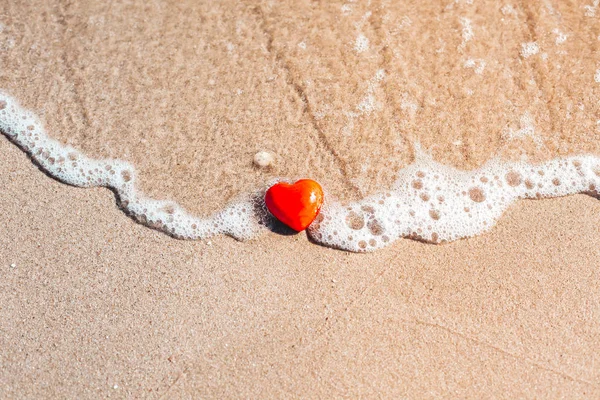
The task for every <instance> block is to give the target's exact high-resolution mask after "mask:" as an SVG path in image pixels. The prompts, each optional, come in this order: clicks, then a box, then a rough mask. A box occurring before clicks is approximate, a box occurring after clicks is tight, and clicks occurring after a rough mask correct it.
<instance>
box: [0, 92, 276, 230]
mask: <svg viewBox="0 0 600 400" xmlns="http://www.w3.org/2000/svg"><path fill="white" fill-rule="evenodd" d="M0 130H1V131H2V132H3V133H4V134H5V135H6V136H8V138H9V139H10V140H11V141H12V142H13V143H15V144H16V145H17V146H19V147H20V148H21V149H23V150H24V151H26V152H27V153H28V154H29V155H30V156H31V158H32V159H33V160H34V161H35V162H36V163H37V164H38V165H39V166H40V167H41V168H42V169H43V170H44V171H46V172H47V173H48V174H50V175H51V176H53V177H54V178H56V179H58V180H60V181H62V182H64V183H67V184H69V185H73V186H78V187H97V186H104V187H107V188H111V189H112V190H114V192H115V193H116V195H117V198H118V201H119V204H120V205H121V207H122V208H123V209H124V210H125V211H126V212H127V213H128V214H130V215H131V216H132V217H133V218H134V219H136V220H137V221H138V222H140V223H142V224H144V225H147V226H150V227H153V228H156V229H159V230H161V231H164V232H166V233H168V234H170V235H173V236H175V237H180V238H186V239H203V238H207V237H210V236H213V235H215V234H220V233H222V234H227V235H230V236H233V237H235V238H236V239H240V240H242V239H248V238H250V237H253V236H255V235H256V234H257V232H258V231H259V230H261V223H262V222H263V216H264V215H266V213H265V212H264V211H262V212H261V211H260V210H257V209H256V205H255V198H256V197H257V196H258V197H260V192H259V193H257V194H253V195H249V196H246V197H244V198H240V200H239V201H237V202H234V203H232V204H230V205H229V206H227V207H226V208H224V209H223V210H222V211H220V212H218V213H215V214H214V215H212V216H210V217H207V218H198V217H195V216H193V215H191V214H190V213H188V212H187V211H186V210H184V209H183V208H182V207H181V206H179V205H178V204H176V203H174V202H172V201H166V200H156V199H152V198H149V197H146V196H145V195H144V194H143V193H141V192H140V191H139V190H138V189H137V187H136V173H135V168H134V167H133V166H132V165H131V164H129V163H127V162H124V161H121V160H99V159H94V158H90V157H88V156H86V155H85V154H83V153H81V152H80V151H78V150H76V149H74V148H72V147H70V146H66V145H63V144H61V143H59V142H57V141H56V140H53V139H51V138H50V137H48V135H47V134H46V132H45V130H44V128H43V125H42V124H41V122H40V121H39V120H38V118H37V117H36V116H35V115H34V114H33V113H31V112H29V111H27V110H25V109H23V108H22V107H21V106H20V105H19V104H18V102H17V101H16V100H15V99H13V98H12V97H10V96H9V95H7V94H5V93H2V92H0Z"/></svg>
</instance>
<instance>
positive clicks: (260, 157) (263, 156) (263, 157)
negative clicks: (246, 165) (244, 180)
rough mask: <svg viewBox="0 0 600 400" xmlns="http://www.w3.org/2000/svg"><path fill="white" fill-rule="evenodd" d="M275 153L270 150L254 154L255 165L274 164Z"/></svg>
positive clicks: (263, 166) (265, 165) (265, 166)
mask: <svg viewBox="0 0 600 400" xmlns="http://www.w3.org/2000/svg"><path fill="white" fill-rule="evenodd" d="M273 161H274V158H273V155H272V154H271V153H269V152H268V151H259V152H258V153H256V154H255V155H254V165H256V166H257V167H258V168H267V167H270V166H272V165H273Z"/></svg>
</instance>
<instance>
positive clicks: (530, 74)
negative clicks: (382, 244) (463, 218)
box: [0, 0, 600, 398]
mask: <svg viewBox="0 0 600 400" xmlns="http://www.w3.org/2000/svg"><path fill="white" fill-rule="evenodd" d="M395 3H396V2H391V1H390V2H386V1H382V2H365V3H359V2H350V3H348V4H344V3H338V2H310V3H308V2H307V3H305V2H280V3H267V2H265V3H264V4H263V3H260V4H259V3H254V2H247V3H238V2H233V1H222V2H196V1H188V2H143V1H130V2H120V3H112V2H111V3H110V4H109V3H107V4H102V3H100V2H93V1H82V2H69V1H56V2H47V1H41V0H40V1H29V2H26V3H25V2H21V1H16V0H9V1H5V2H3V3H2V4H0V23H1V24H2V25H1V29H0V30H1V32H0V49H1V53H0V88H2V89H4V90H7V91H8V92H9V93H11V94H12V95H14V96H15V97H16V98H18V99H19V100H20V101H21V102H22V104H23V105H24V106H26V107H28V108H31V109H33V110H35V111H36V112H37V113H39V114H41V115H42V118H43V119H44V121H45V123H46V126H47V127H48V131H49V133H50V134H51V135H52V136H53V137H56V138H58V139H60V140H62V141H64V142H66V143H70V144H73V145H75V146H77V147H79V148H81V149H83V150H84V151H86V152H88V153H89V154H91V155H95V156H111V157H118V158H123V159H126V160H129V161H131V162H133V163H134V164H135V165H136V167H137V168H138V170H139V172H140V178H141V183H142V188H143V189H144V190H145V191H147V192H148V193H149V194H151V195H154V196H157V197H163V198H164V197H165V196H166V197H170V198H173V199H175V200H177V201H179V202H181V203H182V204H183V205H185V206H186V207H187V208H189V209H191V210H193V211H196V212H208V211H210V210H214V209H217V208H219V207H221V206H222V205H223V204H224V202H225V201H226V200H227V199H229V198H231V197H233V196H235V195H236V194H238V193H240V192H242V191H245V190H249V189H251V188H253V187H255V186H256V185H259V184H261V183H263V182H264V181H265V179H267V178H268V177H272V176H278V175H281V176H310V177H313V178H316V179H318V180H319V181H321V182H322V183H323V184H324V186H325V187H326V188H327V189H328V190H329V191H331V193H333V194H335V195H336V196H338V197H341V198H352V197H357V196H360V195H364V194H366V193H370V192H372V191H373V190H375V189H376V188H377V187H380V185H385V184H389V183H390V182H391V180H392V179H393V176H394V173H395V172H396V171H397V170H398V168H401V167H402V166H403V165H406V164H407V163H409V162H410V161H411V160H412V157H413V149H412V146H413V144H414V143H415V142H416V141H419V142H421V143H422V144H423V146H424V147H425V148H426V149H428V150H429V151H430V152H431V153H433V155H434V156H435V158H436V159H438V160H441V161H444V162H446V163H449V164H453V165H456V166H460V167H463V168H473V167H476V166H477V165H480V164H481V163H483V162H485V160H487V159H489V158H490V157H491V156H493V155H495V154H502V155H504V156H507V157H520V156H521V155H522V154H527V155H529V156H530V157H532V158H534V159H537V158H539V159H543V158H549V157H554V156H556V155H561V154H571V153H579V152H582V151H586V152H593V153H595V154H600V138H599V137H598V130H597V125H596V121H597V120H599V119H600V116H599V115H598V113H599V108H598V107H599V106H598V104H600V103H599V101H598V100H599V94H600V93H599V90H600V86H599V85H600V83H597V82H596V81H595V74H596V69H597V68H600V65H598V64H597V61H596V60H597V57H595V56H597V47H598V43H599V42H598V35H600V23H599V22H598V16H597V15H596V14H598V15H600V10H596V8H598V7H597V6H593V3H592V2H591V1H590V3H589V4H588V3H582V2H572V1H564V2H563V1H561V2H558V1H554V2H545V3H544V4H538V3H537V2H535V3H534V2H521V3H519V2H514V3H512V2H506V3H502V4H500V3H497V2H490V1H488V2H477V1H475V2H472V3H474V4H470V3H471V2H469V1H452V2H450V1H448V2H430V3H427V4H424V3H425V2H402V3H401V4H400V5H398V4H395ZM398 3H400V2H398ZM586 5H589V7H588V8H585V7H584V6H586ZM509 6H511V7H509ZM470 32H471V33H470ZM363 37H364V38H366V40H367V41H368V44H369V45H368V47H367V46H365V45H366V40H365V39H364V38H363ZM563 37H566V39H565V40H562V38H563ZM561 40H562V41H561ZM530 42H535V43H536V44H537V49H538V51H537V52H535V46H534V47H531V46H530V47H527V46H526V47H525V50H527V49H528V48H531V49H533V50H534V51H529V52H527V51H523V47H522V46H523V44H526V43H530ZM534 53H535V54H534ZM380 71H383V73H382V72H380ZM598 80H600V75H599V76H598ZM262 149H266V150H270V151H272V152H273V153H274V154H275V155H276V161H277V166H276V167H275V168H274V169H272V170H271V171H259V170H255V169H253V167H252V157H253V155H254V154H255V153H256V151H258V150H262ZM0 154H1V157H0V187H1V188H2V191H0V210H2V218H3V221H4V225H3V229H2V232H1V233H0V274H1V276H2V279H0V321H2V323H1V324H0V397H2V398H24V397H29V398H49V397H56V398H64V397H68V398H105V397H115V398H122V397H129V398H131V397H134V398H138V397H149V398H159V397H160V396H163V397H164V398H188V397H211V398H237V397H243V398H257V397H263V398H264V397H271V398H281V397H325V398H326V397H344V396H346V397H377V396H380V397H389V398H400V397H407V398H421V397H444V398H447V397H471V398H482V397H504V398H516V397H529V398H548V397H551V398H558V397H569V398H575V397H580V398H586V397H587V398H598V397H600V384H599V382H600V356H599V354H600V322H599V321H600V296H599V295H600V278H599V276H600V275H599V274H598V271H599V270H600V262H599V261H598V260H600V246H599V245H600V229H599V228H598V226H599V223H600V203H599V202H598V200H596V199H593V198H591V197H588V196H583V195H578V196H573V197H569V198H564V199H555V200H544V201H525V202H521V203H518V204H517V205H515V206H513V207H512V208H511V209H509V211H508V212H507V213H506V214H505V215H504V217H503V218H502V219H501V221H500V223H499V224H498V226H496V227H495V228H494V229H493V230H492V231H491V232H490V233H488V234H485V235H482V236H480V237H477V238H473V239H469V240H464V241H460V242H456V243H451V244H448V245H443V246H433V245H427V244H423V243H418V242H414V241H411V240H403V241H400V242H398V243H396V244H394V245H392V246H390V247H389V248H387V249H385V250H383V251H380V252H377V253H373V254H360V255H359V254H349V253H344V252H341V251H336V250H331V249H327V248H323V247H319V246H315V245H313V244H311V243H309V242H308V241H307V240H306V237H305V235H304V234H299V235H296V236H291V237H290V236H280V235H277V234H275V233H270V234H267V235H266V236H263V237H262V238H260V239H258V240H255V241H252V242H248V243H240V242H236V241H234V240H232V239H230V238H225V237H218V238H215V239H213V240H211V241H210V242H207V241H205V242H185V241H178V240H175V239H172V238H170V237H168V236H166V235H163V234H160V233H158V232H155V231H152V230H150V229H147V228H144V227H143V226H140V225H137V224H136V223H134V222H133V221H132V220H130V219H129V218H127V217H126V216H125V215H124V214H123V213H122V212H121V211H120V210H119V209H118V208H117V207H116V205H115V201H114V197H113V195H112V193H111V192H109V191H107V190H102V189H90V190H83V189H76V188H71V187H68V186H66V185H63V184H60V183H58V182H56V181H54V180H52V179H50V178H48V177H47V176H46V175H44V174H43V173H42V172H41V171H39V170H38V169H37V168H36V167H35V166H34V165H32V163H31V162H30V161H29V160H28V158H27V157H26V156H25V154H24V153H22V152H21V151H20V150H18V149H17V148H16V147H15V146H13V145H12V144H10V143H9V142H8V141H7V140H6V139H5V138H4V137H0ZM13 264H14V267H13V266H12V265H13Z"/></svg>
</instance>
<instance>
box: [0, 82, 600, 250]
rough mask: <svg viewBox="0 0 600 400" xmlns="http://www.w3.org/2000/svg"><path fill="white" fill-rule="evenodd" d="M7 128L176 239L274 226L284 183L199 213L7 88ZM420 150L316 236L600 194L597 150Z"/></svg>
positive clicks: (485, 223) (460, 223)
mask: <svg viewBox="0 0 600 400" xmlns="http://www.w3.org/2000/svg"><path fill="white" fill-rule="evenodd" d="M0 131H2V132H3V133H4V134H5V135H6V136H7V137H8V138H9V139H10V140H11V141H12V142H13V143H15V144H16V145H17V146H19V147H20V148H21V149H22V150H24V151H25V152H27V153H28V154H29V156H30V157H31V158H32V159H33V160H34V162H35V163H37V164H38V165H39V167H40V168H42V169H43V170H44V171H46V172H47V173H48V174H49V175H51V176H53V177H54V178H56V179H58V180H60V181H62V182H64V183H67V184H70V185H73V186H78V187H96V186H103V187H107V188H110V189H111V190H113V191H114V192H115V194H116V197H117V201H118V203H119V205H120V206H121V208H122V209H123V210H124V211H125V212H126V213H128V214H129V215H130V216H131V217H132V218H134V219H135V220H137V221H138V222H140V223H142V224H144V225H147V226H149V227H152V228H155V229H158V230H161V231H163V232H165V233H168V234H170V235H172V236H174V237H177V238H182V239H206V238H208V237H210V236H213V235H217V234H226V235H229V236H232V237H234V238H236V239H238V240H247V239H251V238H253V237H256V236H258V235H260V234H261V233H262V232H265V231H266V230H267V228H266V226H269V225H271V224H273V221H274V219H273V217H272V216H270V215H269V214H268V212H267V211H266V209H265V205H264V201H263V198H264V193H265V190H266V188H267V187H268V186H269V185H270V184H272V183H274V182H267V183H266V185H265V186H264V187H263V188H259V189H257V190H256V191H255V192H253V193H250V194H247V195H242V196H240V197H239V198H238V200H236V201H234V202H232V203H230V204H229V205H227V206H226V207H225V208H223V209H222V210H221V211H219V212H217V213H215V214H213V215H211V216H208V217H198V216H194V215H191V214H190V213H189V212H187V211H186V210H185V209H183V208H182V207H181V206H179V205H178V204H177V203H175V202H173V201H167V200H157V199H152V198H149V197H147V196H145V195H144V194H143V193H141V192H140V191H139V189H137V187H136V172H135V168H134V167H133V165H131V164H129V163H127V162H124V161H121V160H100V159H94V158H90V157H88V156H86V155H85V154H83V153H81V152H80V151H78V150H76V149H74V148H72V147H70V146H66V145H63V144H61V143H59V142H58V141H56V140H53V139H51V138H50V137H49V136H48V135H47V134H46V131H45V129H44V127H43V124H42V123H41V122H40V121H39V119H38V118H37V117H36V116H35V115H34V114H33V113H31V112H30V111H28V110H25V109H23V108H22V107H21V106H20V105H19V104H18V102H17V101H16V100H15V99H14V98H12V97H11V96H9V95H7V94H5V93H0ZM416 151H417V157H416V161H415V162H414V163H413V164H411V165H409V166H408V167H406V168H404V169H403V170H402V171H400V173H399V176H398V178H397V180H396V182H395V183H394V185H393V187H392V188H391V189H389V190H385V191H382V192H380V193H378V194H375V195H373V196H369V197H367V198H365V199H363V200H361V201H356V202H348V203H342V202H339V201H336V200H335V199H334V198H333V196H331V195H329V194H328V193H327V192H326V193H325V203H324V205H323V207H322V209H321V212H320V214H319V215H318V217H317V218H316V220H315V221H314V222H313V224H312V225H311V226H310V227H309V228H308V229H307V233H308V235H309V236H310V237H311V238H312V239H313V240H314V241H315V242H318V243H321V244H323V245H326V246H331V247H336V248H340V249H344V250H349V251H356V252H364V251H372V250H375V249H379V248H382V247H385V246H387V245H389V244H390V243H392V242H394V241H395V240H397V239H399V238H403V237H406V238H413V239H418V240H422V241H426V242H431V243H443V242H450V241H453V240H457V239H461V238H467V237H471V236H475V235H477V234H480V233H482V232H485V231H488V230H489V229H491V228H492V227H493V226H494V224H495V223H496V221H497V220H498V218H500V216H501V215H502V213H503V212H504V210H506V208H507V207H508V206H509V205H511V204H512V203H514V202H515V201H516V200H519V199H539V198H549V197H559V196H565V195H569V194H575V193H587V194H589V195H592V196H595V197H598V196H599V190H600V189H599V188H600V158H599V157H596V156H591V155H582V156H573V157H566V158H557V159H554V160H551V161H548V162H545V163H542V164H537V165H533V164H528V163H526V162H509V161H501V160H499V159H494V160H491V161H489V162H488V163H487V164H485V165H484V166H482V167H481V168H479V169H476V170H472V171H462V170H458V169H455V168H452V167H449V166H445V165H442V164H439V163H437V162H435V161H434V160H433V159H431V158H430V157H429V156H428V155H427V154H425V153H423V152H421V151H420V150H419V149H418V147H417V150H416ZM281 180H285V181H290V180H289V179H281Z"/></svg>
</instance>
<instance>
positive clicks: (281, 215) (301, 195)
mask: <svg viewBox="0 0 600 400" xmlns="http://www.w3.org/2000/svg"><path fill="white" fill-rule="evenodd" d="M265 203H266V204H267V208H268V209H269V211H270V212H271V214H273V215H274V216H275V218H277V219H278V220H280V221H281V222H283V223H284V224H286V225H287V226H289V227H290V228H292V229H294V230H296V231H298V232H299V231H302V230H304V229H306V227H308V226H309V225H310V224H311V223H312V222H313V220H314V219H315V217H316V216H317V215H318V214H319V210H320V209H321V205H322V204H323V189H322V188H321V185H319V184H318V183H317V182H315V181H313V180H311V179H301V180H299V181H298V182H296V183H294V184H292V185H290V184H289V183H284V182H280V183H277V184H275V185H273V186H271V187H270V188H269V190H267V193H266V194H265Z"/></svg>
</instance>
